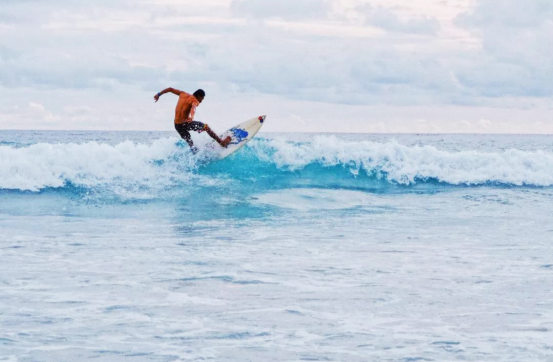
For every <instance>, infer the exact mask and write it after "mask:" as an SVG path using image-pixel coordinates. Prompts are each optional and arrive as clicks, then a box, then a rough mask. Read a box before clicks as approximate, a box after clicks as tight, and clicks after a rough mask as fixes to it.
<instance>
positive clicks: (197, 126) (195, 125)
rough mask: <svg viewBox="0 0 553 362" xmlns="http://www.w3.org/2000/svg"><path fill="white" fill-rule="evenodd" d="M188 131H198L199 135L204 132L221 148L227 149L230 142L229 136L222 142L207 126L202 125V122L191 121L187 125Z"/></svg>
mask: <svg viewBox="0 0 553 362" xmlns="http://www.w3.org/2000/svg"><path fill="white" fill-rule="evenodd" d="M188 129H189V130H193V131H198V132H199V133H201V132H203V131H206V132H207V134H208V135H209V136H210V137H211V138H213V139H214V140H215V141H217V143H218V144H220V145H221V146H223V147H227V146H228V145H229V143H230V141H231V138H230V136H228V137H227V138H225V139H224V140H222V139H221V138H220V137H219V136H218V135H217V133H215V132H213V130H212V129H211V128H210V127H209V125H207V124H204V123H202V122H197V121H193V122H190V123H189V126H188Z"/></svg>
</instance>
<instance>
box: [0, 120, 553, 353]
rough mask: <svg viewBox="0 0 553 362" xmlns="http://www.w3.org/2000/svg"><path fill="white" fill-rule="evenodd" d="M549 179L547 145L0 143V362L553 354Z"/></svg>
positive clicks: (329, 138)
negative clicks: (215, 156)
mask: <svg viewBox="0 0 553 362" xmlns="http://www.w3.org/2000/svg"><path fill="white" fill-rule="evenodd" d="M195 136H196V135H195ZM202 136H203V135H202ZM197 139H198V138H197ZM198 142H199V143H200V144H201V142H205V139H201V138H200V139H198ZM552 186H553V137H552V136H499V135H498V136H491V135H487V136H484V135H366V134H356V135H328V134H326V135H315V134H303V135H289V134H260V135H258V137H256V139H254V140H253V141H251V142H250V143H248V144H247V145H246V146H245V147H244V148H243V149H242V150H240V151H239V152H238V153H236V154H234V155H233V156H231V157H229V158H227V159H224V160H222V161H219V162H214V163H209V162H206V161H205V158H202V155H201V153H200V154H198V155H193V154H192V153H191V152H190V151H189V149H188V146H187V145H186V144H185V143H183V141H179V140H178V139H177V138H176V137H174V135H173V133H163V132H108V133H105V132H30V131H26V132H18V131H2V132H0V361H52V362H54V361H84V360H92V361H205V360H212V361H507V360H509V361H553V357H551V356H553V248H552V246H553V187H552Z"/></svg>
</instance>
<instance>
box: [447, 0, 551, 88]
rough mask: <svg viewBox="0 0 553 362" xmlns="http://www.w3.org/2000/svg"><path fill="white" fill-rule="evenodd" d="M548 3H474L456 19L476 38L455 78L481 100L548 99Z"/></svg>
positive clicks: (489, 0) (486, 0) (483, 0)
mask: <svg viewBox="0 0 553 362" xmlns="http://www.w3.org/2000/svg"><path fill="white" fill-rule="evenodd" d="M551 19H553V3H552V2H551V1H547V0H545V1H544V0H532V1H527V2H520V1H516V0H501V1H499V0H479V1H477V3H476V6H475V8H474V9H473V10H472V11H470V12H467V13H465V14H462V15H460V16H459V17H458V18H457V19H456V23H457V24H458V25H459V26H462V27H464V28H465V29H467V30H469V31H471V32H472V33H473V34H474V35H475V36H477V37H479V38H480V39H481V43H482V47H481V49H479V50H478V52H476V53H475V54H472V57H471V64H469V65H464V66H462V67H460V68H459V70H458V75H459V80H460V82H461V83H463V84H464V85H465V86H467V87H470V88H472V89H474V90H475V91H477V92H479V93H480V94H482V95H484V96H491V97H504V96H513V95H514V96H524V97H551V96H553V85H552V84H551V82H550V81H549V80H550V79H551V78H552V77H553V52H551V45H550V43H551V39H552V38H553V21H552V20H551Z"/></svg>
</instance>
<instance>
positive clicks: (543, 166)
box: [254, 136, 553, 186]
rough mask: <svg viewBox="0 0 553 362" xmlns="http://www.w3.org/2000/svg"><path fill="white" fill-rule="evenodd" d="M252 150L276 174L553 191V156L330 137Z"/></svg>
mask: <svg viewBox="0 0 553 362" xmlns="http://www.w3.org/2000/svg"><path fill="white" fill-rule="evenodd" d="M254 149H255V152H256V154H257V155H258V157H259V158H260V159H262V160H265V161H268V162H274V163H275V164H276V165H277V166H278V167H280V168H287V169H291V170H299V169H303V168H304V167H306V166H308V165H311V164H320V165H322V166H325V167H330V166H338V165H341V166H344V167H346V168H347V169H348V170H349V171H350V172H351V173H353V174H357V173H359V172H360V171H364V172H365V173H367V174H369V175H375V176H376V177H382V178H385V179H387V180H388V181H393V182H397V183H399V184H413V183H415V182H417V181H420V180H426V179H436V180H439V181H441V182H446V183H449V184H454V185H461V184H466V185H477V184H485V183H503V184H511V185H534V186H551V185H553V154H552V153H549V152H544V151H536V152H528V151H519V150H506V151H503V152H495V153H485V152H477V151H461V152H447V151H442V150H438V149H436V148H435V147H432V146H424V147H419V146H415V147H408V146H404V145H401V144H398V143H397V142H389V143H375V142H363V141H361V142H359V141H358V142H352V141H344V140H340V139H338V138H337V137H335V136H317V137H315V138H314V140H313V141H312V142H309V143H301V144H297V143H291V142H286V141H283V140H269V141H267V142H263V143H258V144H256V145H254Z"/></svg>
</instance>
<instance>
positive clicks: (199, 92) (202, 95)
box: [193, 89, 205, 98]
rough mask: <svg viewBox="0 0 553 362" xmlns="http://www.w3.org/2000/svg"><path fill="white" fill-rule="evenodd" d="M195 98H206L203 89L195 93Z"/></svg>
mask: <svg viewBox="0 0 553 362" xmlns="http://www.w3.org/2000/svg"><path fill="white" fill-rule="evenodd" d="M193 95H194V97H196V98H198V97H205V92H204V90H203V89H198V90H197V91H195V92H194V94H193Z"/></svg>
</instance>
